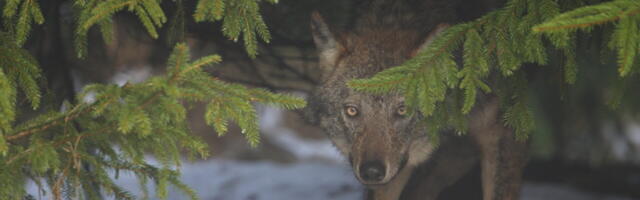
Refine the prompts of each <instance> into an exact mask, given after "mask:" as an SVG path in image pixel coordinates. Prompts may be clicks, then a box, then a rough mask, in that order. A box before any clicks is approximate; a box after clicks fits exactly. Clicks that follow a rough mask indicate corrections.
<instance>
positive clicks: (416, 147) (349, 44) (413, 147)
mask: <svg viewBox="0 0 640 200" xmlns="http://www.w3.org/2000/svg"><path fill="white" fill-rule="evenodd" d="M312 19H313V21H312V29H313V33H314V41H315V42H316V46H317V47H318V50H319V54H320V56H319V57H320V62H319V65H320V67H321V68H322V69H323V70H322V71H323V80H322V83H321V85H320V86H319V87H318V88H317V90H316V91H315V92H314V93H313V94H312V97H311V98H310V103H311V106H310V110H309V115H310V116H311V117H310V119H311V120H312V121H316V122H318V123H319V124H320V126H322V127H323V128H324V130H325V131H326V132H327V134H328V136H329V137H330V138H331V139H332V141H333V142H334V144H335V145H336V146H337V147H338V149H339V150H340V151H341V152H342V153H343V154H344V155H345V156H346V157H349V161H350V162H351V165H352V167H353V170H354V173H355V175H356V177H357V178H358V179H359V180H360V181H361V182H362V183H363V184H365V185H366V186H367V187H368V188H369V189H370V192H368V195H367V196H368V197H367V199H376V200H381V199H383V200H395V199H399V198H400V197H403V198H406V199H414V198H415V199H436V198H437V197H438V195H439V193H440V192H441V191H442V190H443V189H445V188H446V187H448V186H450V185H452V184H454V183H455V182H456V181H457V180H458V179H459V178H460V177H462V176H463V175H464V174H465V173H466V172H467V171H468V170H469V169H471V168H472V167H473V166H474V165H475V163H476V161H477V160H478V159H479V160H480V166H481V168H482V187H483V199H517V197H518V194H519V188H520V182H521V171H522V167H523V165H524V163H525V162H526V157H525V155H526V154H525V153H524V152H525V149H526V144H525V143H522V142H517V141H515V138H514V137H513V133H512V130H510V129H508V128H506V127H504V126H503V125H502V122H501V120H500V112H499V102H498V98H496V97H493V96H479V97H478V99H480V100H479V102H478V103H477V105H476V107H475V108H474V109H473V111H472V112H471V113H470V114H469V115H468V117H469V119H470V120H469V121H470V129H469V132H470V133H469V135H470V136H471V138H470V139H463V138H459V137H452V136H444V137H445V139H444V141H443V143H442V146H441V147H440V148H439V149H436V148H435V147H434V146H433V145H432V143H431V142H430V138H429V137H428V136H427V134H425V129H424V127H421V125H420V124H419V123H417V122H418V121H420V119H421V117H420V115H418V114H416V115H413V116H397V115H396V113H397V109H398V108H399V107H401V106H402V104H403V100H404V98H403V97H402V95H400V94H397V93H392V94H386V95H373V94H367V93H361V92H357V91H354V90H353V89H351V88H349V87H347V86H346V83H347V81H349V80H351V79H355V78H367V77H371V76H372V75H374V74H375V73H378V72H380V71H382V70H384V69H387V68H389V67H392V66H397V65H400V64H402V62H404V61H406V60H407V59H409V58H410V57H411V56H413V55H415V52H416V51H418V50H419V48H424V47H425V46H428V44H429V43H430V42H431V40H432V39H433V38H434V37H435V36H437V34H438V33H439V32H440V31H442V29H444V27H446V26H433V28H432V31H431V33H430V34H429V36H428V37H427V38H425V39H422V38H420V35H421V34H419V33H417V32H415V31H414V32H412V31H410V30H403V29H385V28H371V29H361V30H359V31H357V32H354V33H348V34H342V35H341V36H340V37H334V35H333V33H332V32H331V31H330V30H329V28H328V26H327V25H326V24H325V23H324V21H323V20H322V18H321V17H320V15H319V14H317V13H316V14H314V15H313V16H312ZM347 107H354V108H357V109H358V111H359V114H358V115H357V116H355V117H353V116H348V115H346V114H345V108H347ZM447 138H448V139H447ZM476 147H477V148H476ZM478 149H479V152H478ZM434 151H435V153H434ZM432 158H433V159H432ZM371 162H377V163H382V167H377V168H375V169H378V168H382V169H383V170H384V173H383V174H384V176H383V178H381V179H379V180H378V179H373V180H372V179H370V178H368V177H369V175H370V174H369V173H368V172H371V170H369V169H372V168H373V167H368V165H367V163H371ZM423 168H428V172H427V173H423V175H422V176H421V177H414V172H416V171H424V170H422V169H423ZM374 171H375V172H378V170H374ZM372 174H377V173H373V172H372ZM410 179H413V180H410ZM415 179H417V180H415ZM408 182H410V183H412V184H413V186H412V187H411V188H413V190H408V189H406V188H409V187H406V186H407V183H408Z"/></svg>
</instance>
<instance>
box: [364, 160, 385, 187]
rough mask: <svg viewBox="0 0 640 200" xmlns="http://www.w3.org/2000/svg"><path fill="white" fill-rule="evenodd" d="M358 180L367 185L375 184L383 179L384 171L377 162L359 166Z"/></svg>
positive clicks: (382, 166) (381, 165)
mask: <svg viewBox="0 0 640 200" xmlns="http://www.w3.org/2000/svg"><path fill="white" fill-rule="evenodd" d="M359 171H360V178H362V180H363V181H366V182H369V183H377V182H380V181H382V179H384V176H385V173H386V169H385V167H384V165H383V164H382V163H381V162H379V161H372V162H366V163H364V164H362V165H360V170H359Z"/></svg>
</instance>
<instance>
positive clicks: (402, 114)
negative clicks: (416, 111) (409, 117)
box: [396, 106, 407, 116]
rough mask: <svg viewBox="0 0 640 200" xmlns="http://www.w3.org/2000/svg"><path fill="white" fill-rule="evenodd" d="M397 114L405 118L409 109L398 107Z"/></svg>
mask: <svg viewBox="0 0 640 200" xmlns="http://www.w3.org/2000/svg"><path fill="white" fill-rule="evenodd" d="M396 113H398V115H400V116H404V115H405V114H407V109H406V108H405V107H404V106H400V107H398V110H397V111H396Z"/></svg>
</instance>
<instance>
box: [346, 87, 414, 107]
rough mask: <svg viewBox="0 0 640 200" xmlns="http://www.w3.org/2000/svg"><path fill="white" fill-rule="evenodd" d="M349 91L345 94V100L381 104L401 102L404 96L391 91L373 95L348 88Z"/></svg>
mask: <svg viewBox="0 0 640 200" xmlns="http://www.w3.org/2000/svg"><path fill="white" fill-rule="evenodd" d="M350 91H351V92H350V93H349V94H348V95H346V98H345V100H346V101H347V102H354V103H381V104H389V103H391V104H395V103H402V102H403V101H404V97H403V96H402V95H400V94H397V93H391V94H386V95H373V94H368V93H363V92H357V91H353V90H350Z"/></svg>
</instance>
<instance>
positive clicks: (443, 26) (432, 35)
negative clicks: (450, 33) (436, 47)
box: [410, 23, 449, 57]
mask: <svg viewBox="0 0 640 200" xmlns="http://www.w3.org/2000/svg"><path fill="white" fill-rule="evenodd" d="M447 28H449V24H446V23H442V24H438V26H436V28H434V29H433V31H431V33H429V35H428V36H427V38H426V39H425V40H424V42H422V45H420V47H419V48H417V49H416V50H415V51H413V52H412V53H411V55H410V57H414V56H416V55H417V54H418V53H419V52H421V51H423V50H424V49H425V48H427V47H428V46H429V45H431V43H433V40H434V39H435V38H436V37H437V36H438V35H440V33H442V32H443V31H444V30H445V29H447Z"/></svg>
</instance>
